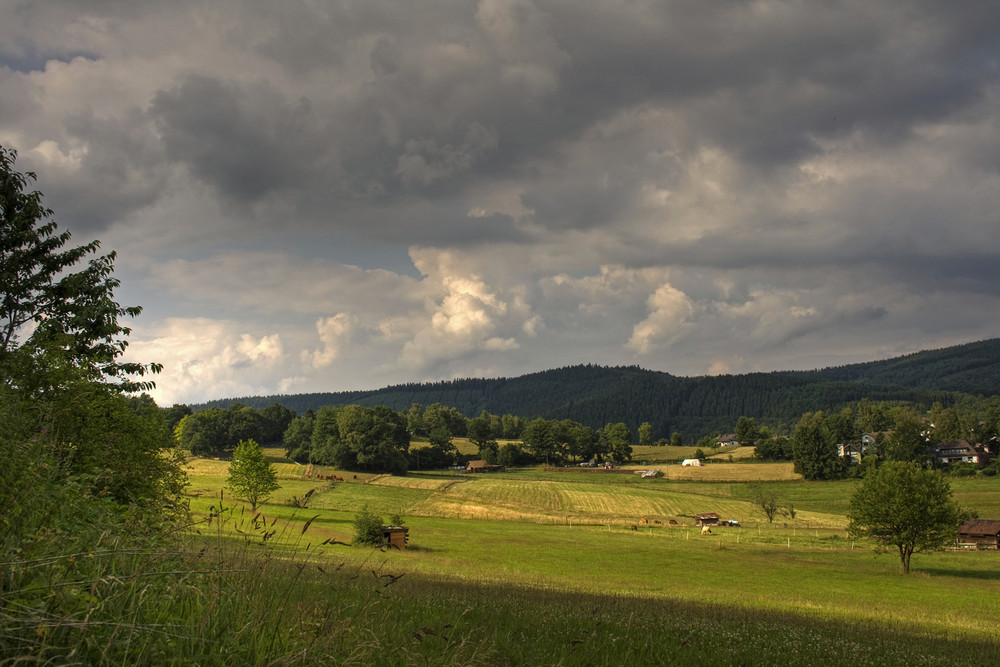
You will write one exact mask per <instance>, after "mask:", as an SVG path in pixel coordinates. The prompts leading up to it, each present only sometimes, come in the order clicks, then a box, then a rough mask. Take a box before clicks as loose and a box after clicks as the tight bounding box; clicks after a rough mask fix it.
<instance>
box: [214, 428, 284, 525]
mask: <svg viewBox="0 0 1000 667" xmlns="http://www.w3.org/2000/svg"><path fill="white" fill-rule="evenodd" d="M226 486H228V487H229V489H230V490H231V491H232V492H233V493H235V494H236V495H237V496H238V497H240V498H243V499H244V500H246V501H248V502H249V503H250V507H251V510H252V511H254V512H256V511H257V505H259V504H261V503H263V502H264V501H266V500H267V497H268V496H269V495H271V493H272V492H273V491H277V490H278V489H280V488H281V485H280V484H278V476H277V474H276V473H275V471H274V466H272V465H271V462H270V461H268V460H267V458H265V457H264V452H263V451H262V450H261V448H260V445H258V444H257V443H256V442H255V441H253V440H241V441H240V444H238V445H236V450H235V451H234V452H233V460H232V462H231V463H230V464H229V478H228V479H227V480H226Z"/></svg>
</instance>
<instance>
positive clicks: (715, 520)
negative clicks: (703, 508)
mask: <svg viewBox="0 0 1000 667" xmlns="http://www.w3.org/2000/svg"><path fill="white" fill-rule="evenodd" d="M694 523H695V525H696V526H717V525H719V515H718V514H716V513H715V512H707V513H705V514H695V515H694Z"/></svg>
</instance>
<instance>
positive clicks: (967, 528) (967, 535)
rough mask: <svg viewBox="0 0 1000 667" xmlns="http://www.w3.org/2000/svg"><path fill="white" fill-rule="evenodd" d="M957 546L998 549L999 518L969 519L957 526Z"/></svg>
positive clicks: (999, 536)
mask: <svg viewBox="0 0 1000 667" xmlns="http://www.w3.org/2000/svg"><path fill="white" fill-rule="evenodd" d="M958 546H960V547H962V546H975V547H977V548H979V549H1000V520H998V519H969V520H968V521H966V522H965V523H963V524H962V525H961V526H959V528H958Z"/></svg>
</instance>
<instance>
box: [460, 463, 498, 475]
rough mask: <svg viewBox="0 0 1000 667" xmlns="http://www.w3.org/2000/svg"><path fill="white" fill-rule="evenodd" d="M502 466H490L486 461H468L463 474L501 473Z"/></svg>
mask: <svg viewBox="0 0 1000 667" xmlns="http://www.w3.org/2000/svg"><path fill="white" fill-rule="evenodd" d="M503 470H504V467H503V466H497V465H490V464H488V463H487V462H486V461H469V464H468V465H466V466H465V472H503Z"/></svg>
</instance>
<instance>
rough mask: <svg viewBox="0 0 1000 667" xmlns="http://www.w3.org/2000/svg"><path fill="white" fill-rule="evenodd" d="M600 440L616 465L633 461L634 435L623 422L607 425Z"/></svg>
mask: <svg viewBox="0 0 1000 667" xmlns="http://www.w3.org/2000/svg"><path fill="white" fill-rule="evenodd" d="M600 439H601V441H602V442H603V443H604V446H605V448H606V451H607V453H608V455H609V456H610V457H611V460H612V461H614V462H615V463H625V462H626V461H631V460H632V433H631V432H629V430H628V427H627V426H625V424H623V423H622V422H618V423H615V424H607V425H605V427H604V428H603V429H602V430H601V434H600Z"/></svg>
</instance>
